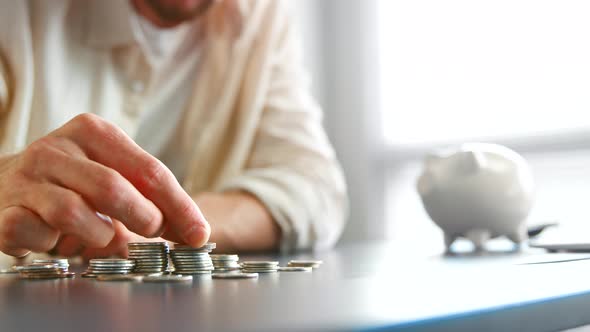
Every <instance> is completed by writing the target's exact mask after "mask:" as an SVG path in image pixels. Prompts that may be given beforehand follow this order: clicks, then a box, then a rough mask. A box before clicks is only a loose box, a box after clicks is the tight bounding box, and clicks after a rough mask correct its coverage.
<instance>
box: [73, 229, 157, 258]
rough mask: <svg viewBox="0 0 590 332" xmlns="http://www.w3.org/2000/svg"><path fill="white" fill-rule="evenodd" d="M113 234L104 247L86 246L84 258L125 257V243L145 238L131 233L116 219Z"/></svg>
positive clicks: (141, 240)
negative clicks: (109, 241)
mask: <svg viewBox="0 0 590 332" xmlns="http://www.w3.org/2000/svg"><path fill="white" fill-rule="evenodd" d="M113 227H114V230H115V236H114V237H113V240H112V241H111V243H109V245H108V246H106V247H105V248H88V249H85V250H84V251H83V252H82V257H83V258H85V259H91V258H98V257H110V256H120V257H127V244H128V243H129V242H143V241H146V239H145V238H144V237H142V236H139V235H137V234H134V233H132V232H131V231H129V230H128V229H127V228H126V227H125V225H123V224H122V223H121V222H120V221H118V220H113Z"/></svg>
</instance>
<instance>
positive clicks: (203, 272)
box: [172, 271, 211, 275]
mask: <svg viewBox="0 0 590 332" xmlns="http://www.w3.org/2000/svg"><path fill="white" fill-rule="evenodd" d="M172 273H173V274H174V275H179V274H180V275H185V274H186V275H205V274H207V275H210V274H211V271H174V272H172Z"/></svg>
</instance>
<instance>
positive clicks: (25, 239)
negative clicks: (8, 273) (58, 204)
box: [0, 206, 59, 257]
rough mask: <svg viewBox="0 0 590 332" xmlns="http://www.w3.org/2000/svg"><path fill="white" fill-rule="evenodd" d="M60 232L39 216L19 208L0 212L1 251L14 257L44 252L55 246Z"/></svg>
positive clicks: (14, 207)
mask: <svg viewBox="0 0 590 332" xmlns="http://www.w3.org/2000/svg"><path fill="white" fill-rule="evenodd" d="M58 237H59V232H58V231H57V230H55V229H54V228H52V227H50V226H49V225H47V224H46V223H45V222H44V221H43V220H42V219H41V218H40V217H39V216H38V215H37V214H35V213H33V212H32V211H30V210H28V209H26V208H24V207H19V206H13V207H9V208H6V209H3V210H2V211H1V212H0V250H1V251H3V252H4V253H6V254H9V255H12V256H19V257H20V256H23V255H26V254H27V253H28V252H29V251H31V250H32V251H37V252H44V251H48V250H50V249H51V248H53V247H54V246H55V243H56V242H57V239H58Z"/></svg>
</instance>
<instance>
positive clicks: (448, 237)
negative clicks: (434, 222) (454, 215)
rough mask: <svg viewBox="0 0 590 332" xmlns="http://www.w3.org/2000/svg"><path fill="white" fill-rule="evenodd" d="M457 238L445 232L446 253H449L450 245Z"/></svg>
mask: <svg viewBox="0 0 590 332" xmlns="http://www.w3.org/2000/svg"><path fill="white" fill-rule="evenodd" d="M456 239H457V237H456V236H455V235H454V234H446V233H445V250H446V251H445V253H446V254H450V253H451V245H453V242H455V240H456Z"/></svg>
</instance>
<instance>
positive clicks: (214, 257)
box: [209, 254, 240, 261]
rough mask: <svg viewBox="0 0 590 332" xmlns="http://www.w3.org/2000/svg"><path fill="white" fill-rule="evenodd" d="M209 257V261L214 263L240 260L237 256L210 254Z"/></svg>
mask: <svg viewBox="0 0 590 332" xmlns="http://www.w3.org/2000/svg"><path fill="white" fill-rule="evenodd" d="M209 257H211V259H212V260H214V261H237V260H239V259H240V258H239V257H238V255H228V254H211V255H209Z"/></svg>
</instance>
